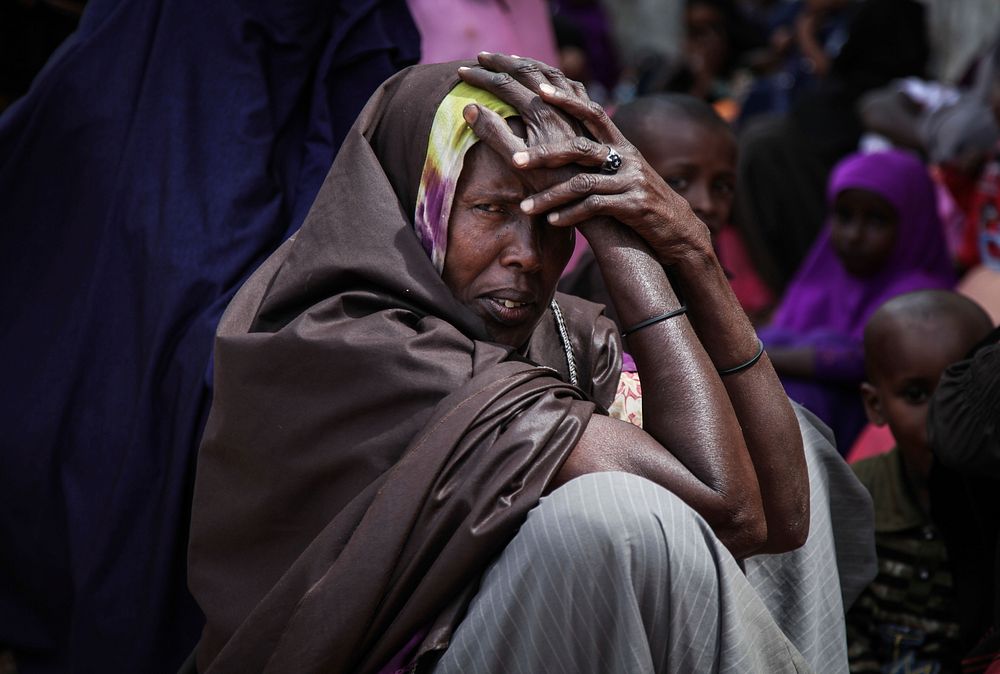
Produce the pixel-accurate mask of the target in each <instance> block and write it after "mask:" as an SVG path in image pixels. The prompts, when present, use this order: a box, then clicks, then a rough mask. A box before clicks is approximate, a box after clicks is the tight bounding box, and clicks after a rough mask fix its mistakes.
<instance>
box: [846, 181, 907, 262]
mask: <svg viewBox="0 0 1000 674" xmlns="http://www.w3.org/2000/svg"><path fill="white" fill-rule="evenodd" d="M898 229H899V216H898V215H897V214H896V209H895V208H893V206H892V204H890V203H889V202H888V201H886V200H885V199H883V198H882V197H880V196H879V195H878V194H875V193H874V192H871V191H869V190H862V189H848V190H844V191H843V192H841V193H840V194H838V195H837V198H836V200H835V201H834V202H833V217H832V218H831V220H830V241H831V243H832V244H833V248H834V250H835V251H836V252H837V257H839V258H840V262H841V264H843V265H844V268H845V269H846V270H847V272H848V273H849V274H851V275H852V276H857V277H859V278H867V277H870V276H874V275H875V274H877V273H878V272H879V271H880V270H881V269H882V268H883V267H884V266H885V263H886V260H888V259H889V254H890V253H891V252H892V247H893V245H894V244H895V243H896V233H897V230H898Z"/></svg>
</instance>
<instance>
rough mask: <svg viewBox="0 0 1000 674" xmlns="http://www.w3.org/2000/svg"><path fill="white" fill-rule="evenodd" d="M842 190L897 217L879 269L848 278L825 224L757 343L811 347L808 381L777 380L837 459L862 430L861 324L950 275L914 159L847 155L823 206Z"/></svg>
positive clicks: (927, 189) (927, 188) (945, 283)
mask: <svg viewBox="0 0 1000 674" xmlns="http://www.w3.org/2000/svg"><path fill="white" fill-rule="evenodd" d="M848 189H863V190H868V191H871V192H874V193H876V194H878V195H879V196H881V197H882V198H884V199H885V200H886V201H888V202H889V203H890V204H892V206H893V207H894V208H895V209H896V212H897V213H898V214H899V230H898V233H897V237H896V242H895V246H894V248H893V250H892V252H891V253H890V255H889V258H888V260H887V262H886V264H885V268H884V269H883V270H882V271H881V272H879V273H878V274H877V275H875V276H873V277H869V278H858V277H855V276H852V275H850V274H849V273H848V272H847V270H846V269H844V266H843V265H842V264H841V262H840V260H839V258H838V257H837V254H836V252H835V251H834V249H833V245H832V244H831V242H830V227H829V223H828V224H827V226H826V227H824V228H823V231H822V232H820V234H819V237H818V238H817V240H816V242H815V243H814V244H813V247H812V249H811V250H810V252H809V254H808V256H807V257H806V259H805V262H803V264H802V267H800V268H799V271H798V272H797V273H796V275H795V277H794V278H793V279H792V282H791V284H790V285H789V286H788V289H787V291H786V293H785V296H784V298H783V299H782V302H781V305H780V306H779V307H778V309H777V311H776V312H775V315H774V319H773V321H772V323H771V325H770V326H768V327H767V328H765V329H763V330H761V333H760V336H761V339H763V340H764V343H765V344H766V345H767V346H769V347H773V346H811V347H813V348H814V349H815V350H816V378H815V379H814V380H802V379H792V378H788V377H783V378H782V382H783V383H784V384H785V390H786V391H787V392H788V395H789V396H790V397H791V398H792V399H793V400H796V401H797V402H799V403H801V404H803V405H805V406H806V407H808V408H809V409H811V410H812V411H813V412H815V413H816V414H817V416H819V417H820V418H821V419H823V421H825V422H826V423H827V424H829V425H830V426H831V428H833V430H834V433H835V435H836V436H837V444H838V446H839V447H840V449H841V451H842V452H843V451H846V449H847V448H848V447H850V443H851V442H853V440H854V438H855V437H856V436H857V433H858V431H860V429H861V426H862V425H863V424H864V410H863V408H862V405H861V397H860V395H859V393H858V385H859V384H860V382H861V381H862V380H863V378H864V351H863V347H862V335H863V332H864V327H865V323H866V322H867V321H868V317H869V316H871V314H872V312H873V311H875V309H877V308H878V307H879V305H881V304H882V303H883V302H885V301H886V300H888V299H889V298H890V297H894V296H896V295H899V294H902V293H906V292H911V291H914V290H922V289H926V288H951V287H953V286H954V284H955V275H954V271H953V269H952V265H951V261H950V260H949V258H948V248H947V245H946V243H945V239H944V230H943V225H942V224H941V221H940V219H939V217H938V212H937V206H936V196H935V191H934V185H933V184H932V182H931V179H930V177H929V176H928V174H927V169H926V167H925V166H924V165H923V164H922V163H921V161H920V160H919V159H918V158H917V157H915V156H914V155H912V154H910V153H908V152H903V151H899V150H890V151H887V152H879V153H875V154H854V155H850V156H849V157H847V158H846V159H844V160H842V161H841V162H840V163H839V164H838V165H837V166H836V167H835V168H834V170H833V173H832V174H831V177H830V182H829V184H828V186H827V204H828V207H829V206H832V204H833V202H834V200H835V199H836V197H837V195H839V194H840V193H841V192H843V191H844V190H848Z"/></svg>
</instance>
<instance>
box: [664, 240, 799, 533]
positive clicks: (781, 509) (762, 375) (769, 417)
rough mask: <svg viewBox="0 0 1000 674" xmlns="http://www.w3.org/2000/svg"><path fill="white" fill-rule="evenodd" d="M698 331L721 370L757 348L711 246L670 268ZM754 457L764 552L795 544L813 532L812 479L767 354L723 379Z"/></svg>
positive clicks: (783, 394) (735, 364)
mask: <svg viewBox="0 0 1000 674" xmlns="http://www.w3.org/2000/svg"><path fill="white" fill-rule="evenodd" d="M671 272H672V273H673V274H674V275H675V277H674V278H675V282H676V284H677V286H678V288H679V290H680V292H681V293H682V294H683V297H684V299H685V301H686V303H687V305H688V315H689V317H690V320H691V324H692V326H693V327H694V330H695V332H696V333H697V334H698V337H699V339H700V341H701V343H702V345H703V346H704V348H705V351H706V352H707V353H708V355H709V356H710V357H711V359H712V361H713V363H714V366H715V367H716V368H718V369H726V368H732V367H735V366H737V365H739V364H741V363H744V362H746V361H747V360H748V359H750V358H751V357H752V356H753V355H754V354H755V353H757V350H758V348H759V343H758V341H757V336H756V333H755V332H754V329H753V326H752V325H751V324H750V321H749V319H748V318H747V317H746V314H745V313H744V312H743V310H742V309H741V308H740V305H739V301H738V300H737V299H736V297H735V295H734V294H733V292H732V288H731V286H730V285H729V282H728V280H727V279H726V276H725V273H724V272H723V270H722V268H721V267H720V266H719V263H718V260H717V259H716V258H715V255H714V253H713V252H712V251H711V249H705V250H693V251H692V253H691V254H690V255H688V256H685V257H684V258H683V259H682V260H681V261H680V262H679V263H677V264H676V265H675V266H673V267H672V268H671ZM721 379H722V383H723V384H724V385H725V388H726V391H727V393H728V395H729V400H730V401H731V403H732V407H733V410H734V411H735V414H736V417H737V418H738V419H739V423H740V426H741V427H742V431H743V438H744V439H745V441H746V446H747V450H748V452H749V454H750V457H751V459H752V460H753V464H754V468H755V470H756V474H757V481H758V484H759V485H760V490H761V496H762V498H763V504H764V512H765V515H766V517H767V526H768V539H767V544H766V545H765V546H764V548H763V549H762V550H761V552H781V551H785V550H790V549H793V548H795V547H798V546H799V545H801V544H802V543H803V542H804V541H805V537H806V535H807V534H808V529H809V478H808V474H807V472H806V463H805V455H804V453H803V448H802V436H801V433H800V432H799V427H798V422H797V420H796V418H795V412H794V411H793V410H792V407H791V404H790V403H789V402H788V398H787V396H786V395H785V392H784V388H783V387H782V385H781V382H780V381H779V380H778V376H777V374H776V373H775V371H774V368H773V367H772V366H771V363H770V361H769V359H768V356H767V354H764V355H763V356H762V357H761V359H760V360H759V361H758V362H757V363H756V364H755V365H753V366H751V367H749V368H747V369H745V370H743V371H741V372H739V373H736V374H732V375H728V376H724V377H722V378H721Z"/></svg>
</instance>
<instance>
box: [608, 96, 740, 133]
mask: <svg viewBox="0 0 1000 674" xmlns="http://www.w3.org/2000/svg"><path fill="white" fill-rule="evenodd" d="M659 116H670V117H682V118H684V119H687V120H690V121H692V122H695V123H697V124H701V125H703V126H706V127H709V128H717V129H719V130H724V131H726V132H728V133H730V134H733V129H732V127H731V126H730V125H729V123H728V122H726V120H724V119H722V117H720V116H719V113H717V112H716V111H715V108H713V107H712V106H711V105H709V104H708V103H706V102H705V101H703V100H701V99H700V98H697V97H695V96H689V95H688V94H673V93H668V94H650V95H648V96H641V97H639V98H636V99H635V100H633V101H630V102H628V103H626V104H625V105H623V106H621V107H620V108H618V110H617V111H615V114H614V121H615V124H616V125H617V126H618V128H619V129H620V130H621V132H622V133H623V134H624V135H625V137H626V138H629V139H631V138H633V137H634V136H638V135H640V134H641V133H642V129H643V128H644V127H645V126H646V124H647V122H648V120H650V119H653V118H656V117H659Z"/></svg>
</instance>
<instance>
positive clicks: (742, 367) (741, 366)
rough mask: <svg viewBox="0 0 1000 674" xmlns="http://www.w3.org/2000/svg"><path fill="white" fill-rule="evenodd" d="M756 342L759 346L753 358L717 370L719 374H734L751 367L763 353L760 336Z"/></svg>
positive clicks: (762, 343)
mask: <svg viewBox="0 0 1000 674" xmlns="http://www.w3.org/2000/svg"><path fill="white" fill-rule="evenodd" d="M757 344H758V346H759V348H758V349H757V353H756V354H755V355H754V357H753V358H751V359H750V360H748V361H747V362H745V363H741V364H739V365H737V366H736V367H730V368H727V369H725V370H719V374H720V375H721V376H723V377H725V376H726V375H730V374H736V373H737V372H742V371H743V370H747V369H750V368H751V367H753V366H754V365H755V364H756V363H757V361H758V360H760V357H761V356H763V355H764V342H762V341H760V337H758V338H757Z"/></svg>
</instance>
